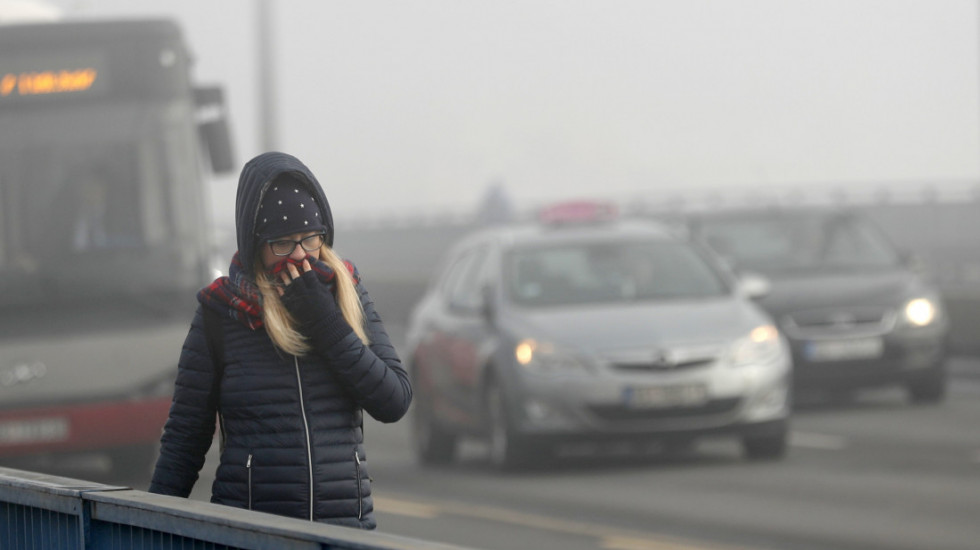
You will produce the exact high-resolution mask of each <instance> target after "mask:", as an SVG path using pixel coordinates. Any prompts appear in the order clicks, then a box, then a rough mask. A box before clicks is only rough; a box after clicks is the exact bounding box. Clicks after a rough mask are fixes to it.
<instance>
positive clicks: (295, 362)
mask: <svg viewBox="0 0 980 550" xmlns="http://www.w3.org/2000/svg"><path fill="white" fill-rule="evenodd" d="M293 365H294V366H295V367H296V387H298V388H299V410H300V412H301V413H302V414H303V427H304V428H306V432H305V433H306V463H307V465H309V474H310V521H314V520H313V449H312V447H311V446H310V423H309V421H307V420H306V405H305V404H304V403H303V379H302V378H301V377H300V375H299V359H297V358H296V356H295V355H294V356H293Z"/></svg>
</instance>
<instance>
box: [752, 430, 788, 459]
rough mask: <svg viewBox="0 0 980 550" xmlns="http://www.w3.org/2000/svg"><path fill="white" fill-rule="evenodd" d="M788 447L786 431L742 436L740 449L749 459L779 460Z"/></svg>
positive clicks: (784, 454)
mask: <svg viewBox="0 0 980 550" xmlns="http://www.w3.org/2000/svg"><path fill="white" fill-rule="evenodd" d="M788 448H789V434H788V433H787V432H786V431H782V432H779V433H777V434H772V435H761V436H759V435H757V436H745V437H744V438H742V449H743V450H744V451H745V457H746V458H748V459H749V460H779V459H781V458H783V457H785V456H786V451H787V449H788Z"/></svg>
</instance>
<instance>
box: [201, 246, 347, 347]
mask: <svg viewBox="0 0 980 550" xmlns="http://www.w3.org/2000/svg"><path fill="white" fill-rule="evenodd" d="M288 263H294V265H295V264H296V262H293V261H290V260H283V261H280V262H279V263H277V264H276V266H275V267H274V268H273V270H272V273H273V274H278V273H279V272H280V271H282V270H283V269H285V267H286V265H287V264H288ZM344 265H345V266H347V270H348V271H350V272H351V275H353V276H354V281H355V283H356V282H357V281H358V280H359V277H358V273H357V270H356V269H355V268H354V264H352V263H350V262H348V261H347V260H344ZM310 266H311V267H312V268H313V271H314V272H316V274H317V277H318V278H319V279H320V280H321V281H323V282H324V283H327V284H329V285H331V288H332V286H333V278H334V272H333V269H330V266H328V265H327V264H325V263H323V262H322V261H320V260H317V261H315V262H311V264H310ZM197 300H198V301H199V302H200V303H201V304H203V305H204V307H209V308H211V309H213V310H215V311H217V312H218V313H220V314H222V315H228V316H229V317H231V318H232V319H235V320H237V321H238V322H240V323H242V324H243V325H245V326H247V327H249V328H250V329H252V330H255V329H258V328H260V327H262V294H261V293H260V292H259V287H258V285H256V284H255V281H254V280H253V279H252V278H251V277H250V276H249V275H248V274H246V273H245V272H244V270H243V269H242V262H241V260H240V259H239V257H238V252H235V255H234V256H233V257H232V259H231V266H230V267H229V268H228V276H226V277H219V278H217V279H215V280H214V282H212V283H211V284H210V285H208V286H206V287H204V288H202V289H201V290H200V292H198V293H197Z"/></svg>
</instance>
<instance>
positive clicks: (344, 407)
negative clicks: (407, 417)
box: [150, 153, 412, 529]
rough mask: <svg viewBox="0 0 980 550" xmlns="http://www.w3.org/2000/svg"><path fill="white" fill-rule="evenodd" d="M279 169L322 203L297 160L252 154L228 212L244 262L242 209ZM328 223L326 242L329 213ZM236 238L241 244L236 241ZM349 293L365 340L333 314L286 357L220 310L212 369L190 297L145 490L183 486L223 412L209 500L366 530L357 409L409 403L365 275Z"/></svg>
mask: <svg viewBox="0 0 980 550" xmlns="http://www.w3.org/2000/svg"><path fill="white" fill-rule="evenodd" d="M282 171H293V172H297V173H300V174H302V175H303V177H304V178H305V179H306V180H307V181H309V182H311V188H312V190H313V191H314V192H315V193H317V194H318V195H319V196H318V197H317V198H318V200H322V202H321V203H320V204H322V205H326V204H327V202H326V198H325V197H323V192H322V190H321V189H320V186H319V184H318V183H317V182H316V179H315V178H314V177H313V175H312V174H310V173H309V171H308V169H306V167H305V166H303V165H302V163H300V162H299V161H298V160H297V159H295V158H293V157H291V156H289V155H284V154H282V153H267V154H265V155H262V156H260V157H257V158H256V159H253V160H252V161H250V163H249V164H248V165H246V169H245V170H243V173H242V178H241V180H240V182H239V204H238V213H237V215H236V216H237V224H238V232H239V251H240V252H241V254H240V256H241V261H242V263H243V264H244V265H245V269H248V270H251V261H250V259H251V258H253V257H254V244H251V241H252V240H253V238H252V235H253V228H254V216H253V215H251V214H250V213H249V212H254V209H255V208H257V205H258V204H259V203H260V202H261V197H262V194H263V191H264V186H265V185H266V184H267V182H269V181H271V179H273V178H274V177H275V175H276V174H278V173H279V172H282ZM243 187H245V188H246V189H244V190H243ZM243 194H244V196H245V199H244V202H246V203H248V204H246V205H244V208H243V205H242V202H243ZM249 204H250V205H251V208H252V210H249V208H250V207H249ZM327 213H328V214H329V210H328V211H327ZM250 220H252V221H250ZM327 221H328V227H329V229H330V237H329V240H330V242H332V237H333V231H332V229H333V228H332V222H331V221H329V218H328V220H327ZM243 240H244V241H247V242H248V243H250V244H248V246H243ZM243 248H244V249H245V250H243ZM246 251H247V253H246ZM249 272H250V271H249ZM357 290H358V293H359V295H360V298H361V304H362V305H363V307H364V312H365V317H366V329H367V332H368V335H369V337H370V345H369V346H365V345H364V344H363V343H362V342H361V340H360V339H359V338H358V337H357V336H356V334H354V333H353V331H351V330H350V328H349V326H345V327H344V328H346V330H336V329H335V328H336V327H331V326H330V325H331V323H334V322H333V321H330V323H326V325H327V326H324V327H318V328H316V330H318V331H320V332H321V334H312V335H309V336H311V338H310V341H311V343H312V344H313V346H314V350H313V351H312V352H311V353H309V354H307V355H305V356H302V357H294V356H291V355H288V354H286V353H284V352H283V351H281V350H279V349H278V348H276V347H275V346H274V345H273V343H272V340H271V339H270V338H269V336H268V334H267V333H266V331H265V329H264V328H261V327H260V328H258V329H253V328H250V327H249V326H248V324H247V323H243V322H240V321H238V320H236V319H234V318H233V317H232V316H228V315H225V316H222V317H221V330H220V333H221V335H222V336H223V342H222V346H221V348H222V349H221V351H220V354H221V356H222V357H221V359H222V365H223V372H220V371H219V370H217V369H216V368H215V357H213V356H212V351H211V348H210V347H209V345H208V340H207V336H206V334H205V330H204V320H203V319H204V316H203V309H202V308H203V307H207V306H204V305H201V306H199V307H198V311H197V312H196V314H195V316H194V319H193V321H192V323H191V327H190V331H189V332H188V335H187V338H186V340H185V342H184V346H183V349H182V351H181V354H180V359H179V366H178V374H177V381H176V385H175V389H174V397H173V404H172V406H171V410H170V416H169V418H168V420H167V423H166V426H165V428H164V434H163V436H162V438H161V449H160V457H159V459H158V461H157V465H156V469H155V471H154V475H153V480H152V482H151V485H150V491H151V492H155V493H161V494H169V495H177V496H187V495H188V494H190V491H191V489H192V488H193V485H194V483H195V481H196V480H197V478H198V472H199V471H200V469H201V467H202V466H203V464H204V460H205V454H206V453H207V451H208V448H209V447H210V445H211V442H212V440H213V439H214V434H215V419H216V413H220V415H219V416H220V421H221V423H222V427H223V429H224V433H225V439H224V441H225V445H224V448H223V450H222V452H221V462H220V465H219V466H218V469H217V472H216V474H215V480H214V483H213V485H212V497H211V500H212V502H216V503H221V504H227V505H231V506H236V507H240V508H248V509H252V510H258V511H262V512H269V513H273V514H279V515H284V516H291V517H296V518H305V519H310V520H313V521H322V522H327V523H334V524H339V525H347V526H352V527H361V528H365V529H373V528H374V527H375V526H376V522H375V518H374V514H373V504H372V500H371V484H370V477H369V475H368V470H367V454H366V452H365V449H364V433H363V429H362V424H363V423H362V414H363V412H367V413H368V414H370V415H371V416H372V417H374V418H375V419H377V420H379V421H381V422H394V421H396V420H398V419H400V418H401V417H402V416H403V415H404V414H405V413H406V411H407V410H408V406H409V404H410V403H411V399H412V390H411V386H410V383H409V379H408V375H407V374H406V372H405V369H404V368H403V367H402V365H401V362H400V361H399V358H398V355H397V353H396V352H395V349H394V347H393V346H392V344H391V341H390V339H389V337H388V335H387V333H386V332H385V329H384V325H383V324H382V321H381V318H380V316H379V315H378V313H377V311H376V309H375V307H374V303H373V301H372V300H371V298H370V296H369V295H368V293H367V291H366V290H365V288H364V285H363V284H362V283H360V282H359V283H358V284H357ZM340 322H343V320H342V319H341V320H340ZM215 355H218V354H217V353H215Z"/></svg>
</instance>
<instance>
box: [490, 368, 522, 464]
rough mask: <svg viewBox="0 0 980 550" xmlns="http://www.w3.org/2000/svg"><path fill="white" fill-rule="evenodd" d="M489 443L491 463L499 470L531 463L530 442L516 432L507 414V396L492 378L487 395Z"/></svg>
mask: <svg viewBox="0 0 980 550" xmlns="http://www.w3.org/2000/svg"><path fill="white" fill-rule="evenodd" d="M484 402H485V404H486V418H487V424H488V425H487V439H488V441H487V443H488V445H489V451H490V463H491V464H493V466H494V467H495V468H497V469H499V470H516V469H520V468H523V467H527V466H529V465H530V463H531V459H532V456H531V455H532V452H531V449H530V445H529V443H528V442H527V441H526V440H525V439H523V438H521V437H519V436H518V435H517V434H516V433H514V429H513V427H512V425H511V421H510V419H509V418H508V415H507V406H508V403H507V398H506V396H505V395H504V391H503V389H502V388H501V387H500V385H499V384H498V383H497V382H495V381H493V380H490V381H489V383H488V384H487V390H486V396H485V401H484Z"/></svg>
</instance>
